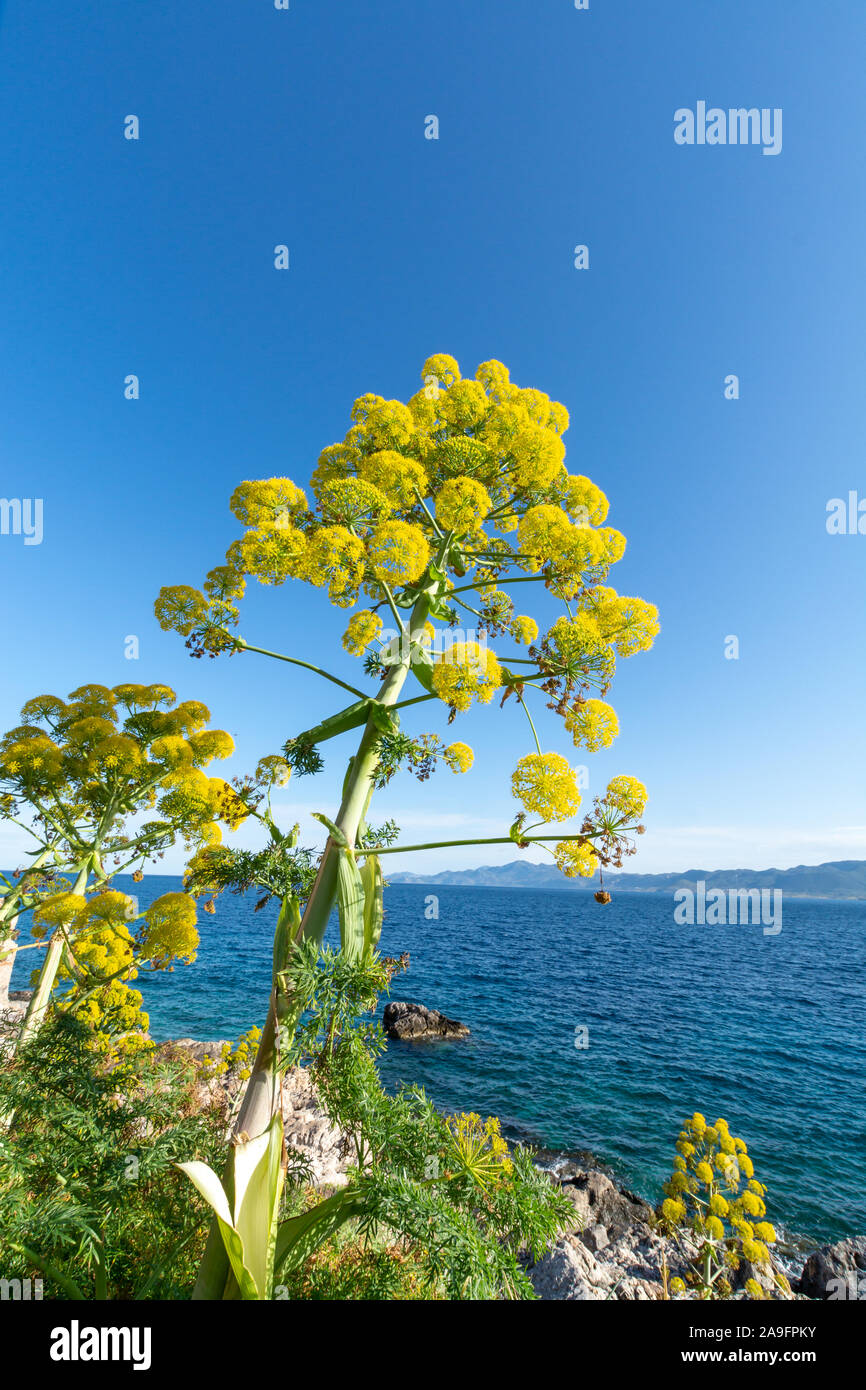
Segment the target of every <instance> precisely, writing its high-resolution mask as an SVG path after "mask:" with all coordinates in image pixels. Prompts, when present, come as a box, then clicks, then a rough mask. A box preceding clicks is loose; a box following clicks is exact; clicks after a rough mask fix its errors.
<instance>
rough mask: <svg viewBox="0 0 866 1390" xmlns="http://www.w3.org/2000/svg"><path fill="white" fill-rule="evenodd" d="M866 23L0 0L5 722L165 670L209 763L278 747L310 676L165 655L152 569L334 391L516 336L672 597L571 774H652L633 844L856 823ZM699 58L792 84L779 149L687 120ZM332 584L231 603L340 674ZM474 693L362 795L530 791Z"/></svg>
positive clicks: (734, 851) (299, 432) (509, 9)
mask: <svg viewBox="0 0 866 1390" xmlns="http://www.w3.org/2000/svg"><path fill="white" fill-rule="evenodd" d="M864 51H866V6H864V5H863V4H862V3H861V0H847V3H842V2H841V0H836V2H835V3H833V4H832V5H819V4H816V3H814V0H762V3H761V4H759V5H756V4H755V3H754V0H729V3H727V4H725V5H719V4H711V3H708V0H700V2H699V3H698V2H697V0H693V3H691V4H689V5H683V4H681V3H673V2H672V0H661V2H660V3H654V4H648V3H645V2H644V0H640V3H638V0H628V2H623V3H614V0H591V4H590V9H589V10H588V11H586V12H579V11H576V10H575V9H574V8H573V5H572V4H571V3H570V0H535V3H528V0H520V3H517V0H472V3H471V4H468V3H466V0H442V3H439V4H437V5H435V6H428V5H422V4H419V3H415V4H407V3H406V0H375V3H374V0H368V2H367V3H360V2H358V3H352V4H349V3H346V0H341V3H336V0H292V4H291V9H290V10H289V11H288V12H280V11H277V10H275V9H274V8H273V4H272V0H243V3H241V0H233V2H232V3H229V0H209V3H208V4H207V5H204V6H188V5H178V4H176V3H175V4H172V3H168V2H167V0H162V3H157V0H130V3H124V4H106V3H104V2H103V3H100V4H96V3H70V0H64V3H60V2H59V0H42V3H40V4H38V5H37V4H33V3H32V0H31V2H30V3H27V0H6V3H5V4H3V5H2V6H0V60H2V84H0V121H2V154H0V161H2V186H3V208H2V213H0V261H2V276H0V286H2V288H0V306H2V323H3V334H2V337H3V345H2V370H0V465H2V466H0V495H2V496H5V497H22V498H26V497H40V498H42V499H43V500H44V540H43V543H42V544H41V545H39V546H30V547H26V546H24V544H23V540H22V538H21V537H15V536H10V535H7V536H0V604H2V613H3V647H2V657H0V666H2V671H0V722H2V724H3V725H4V727H8V726H9V725H10V724H12V723H14V722H16V719H17V710H18V708H19V706H20V704H21V703H22V701H23V700H24V699H26V698H28V697H30V696H32V695H34V694H37V693H40V692H42V691H44V690H48V691H52V692H56V693H59V694H65V693H67V692H68V691H69V690H71V689H72V688H73V687H74V686H76V685H77V684H79V683H81V682H82V681H100V682H106V683H109V684H114V683H117V682H118V681H121V680H130V679H138V680H142V681H150V680H163V681H168V682H170V683H172V684H173V685H174V686H175V687H176V688H177V689H178V691H179V692H180V693H181V694H182V695H183V696H184V697H187V696H195V697H197V698H202V699H204V700H205V701H206V702H207V703H208V704H209V705H210V706H211V708H212V710H213V714H214V720H215V722H216V723H217V724H219V725H223V726H224V727H226V728H228V729H229V730H230V731H231V732H232V733H233V734H234V736H235V738H236V740H237V745H238V752H237V756H236V758H235V761H234V765H233V770H236V771H242V770H244V769H245V768H248V767H250V766H251V765H252V764H254V763H255V761H256V759H257V758H258V757H259V756H260V755H261V754H263V753H266V752H271V751H276V750H277V749H278V748H279V746H280V745H281V744H282V742H283V741H284V739H285V738H286V737H287V735H289V734H292V733H293V732H297V731H298V730H300V729H302V728H304V727H306V726H307V725H308V724H310V723H312V722H315V721H316V720H317V719H318V718H319V717H320V716H321V714H322V713H323V712H324V710H325V709H327V708H328V707H329V705H330V700H331V696H330V693H329V691H328V688H327V687H321V688H320V687H319V686H318V685H317V682H316V680H315V678H314V677H312V676H311V677H309V678H307V677H306V676H303V675H300V676H299V675H298V674H296V673H293V672H292V671H291V670H290V669H288V668H284V667H281V666H278V665H277V664H276V663H268V662H266V661H264V660H263V659H261V658H255V657H252V656H249V657H242V658H233V659H232V660H231V661H230V662H226V661H225V660H220V661H207V660H203V661H198V662H194V661H191V660H189V659H188V657H187V654H186V652H185V650H184V648H183V643H182V640H181V639H180V638H177V637H176V636H174V635H171V634H164V633H162V632H160V630H159V629H158V628H157V626H156V624H155V622H154V619H153V616H152V603H153V599H154V597H155V594H156V592H157V590H158V589H159V587H160V585H161V584H164V583H182V582H192V583H196V584H197V583H199V582H200V581H201V578H202V576H203V574H204V572H205V570H206V569H207V568H209V567H210V566H211V565H213V564H215V563H217V562H219V560H220V559H221V557H222V554H223V551H224V549H225V547H226V545H227V544H228V543H229V542H230V541H231V540H232V539H233V538H234V536H235V535H236V534H237V528H236V524H235V523H234V521H233V519H232V517H231V515H230V513H229V511H228V507H227V501H228V497H229V495H230V493H231V491H232V489H233V488H234V486H235V485H236V483H237V482H238V481H240V480H241V479H243V478H255V477H268V476H271V475H273V474H289V475H290V476H292V477H293V478H294V479H295V480H296V481H297V482H299V483H301V484H304V483H305V482H306V480H307V478H308V476H309V472H310V470H311V468H312V467H313V466H314V465H315V461H316V458H317V455H318V453H319V451H320V449H321V448H322V447H323V446H324V445H326V444H329V443H331V442H332V441H334V440H336V439H339V438H341V437H342V435H343V433H344V432H345V429H346V427H347V424H348V411H349V407H350V405H351V402H352V401H353V399H354V398H355V397H356V396H358V395H359V394H361V393H362V392H365V391H375V392H377V393H379V394H381V395H384V396H387V397H392V396H397V397H401V398H403V399H405V398H407V397H408V395H410V394H411V393H412V392H414V391H415V390H416V389H417V387H418V384H419V383H418V373H419V370H420V367H421V364H422V362H423V361H424V359H425V357H427V356H428V355H429V354H430V353H432V352H436V351H445V352H450V353H453V354H454V355H455V356H456V357H457V358H458V360H459V361H460V363H461V365H462V366H463V368H464V370H465V371H466V372H467V373H468V374H470V373H471V372H473V371H474V369H475V366H476V365H477V363H478V362H480V361H483V360H485V359H487V358H490V357H497V358H500V359H501V360H503V361H505V362H506V363H507V364H508V365H509V366H510V368H511V371H512V375H513V377H514V379H515V380H517V381H518V382H519V383H520V384H521V385H526V386H538V387H540V388H542V389H543V390H545V391H547V392H549V393H550V395H551V396H553V397H554V398H555V399H559V400H561V401H563V402H564V403H565V404H566V405H567V407H568V409H569V410H570V412H571V419H572V425H571V429H570V431H569V433H568V435H567V437H566V438H567V443H568V450H569V454H568V462H569V465H570V467H571V470H572V472H585V473H588V474H589V475H590V476H591V477H592V478H593V479H594V480H595V481H596V482H598V483H599V485H600V486H602V487H603V488H604V489H605V491H606V492H607V493H608V495H609V497H610V498H611V502H612V508H611V517H610V520H611V522H612V524H614V525H616V526H617V527H619V528H620V529H621V530H623V531H624V532H625V533H626V535H627V536H628V538H629V547H628V551H627V555H626V558H625V559H624V560H623V561H622V563H621V564H620V565H619V566H617V568H616V571H615V573H614V581H615V582H616V584H617V587H618V588H619V589H620V590H621V591H622V592H624V593H639V594H641V595H643V596H644V597H646V598H649V599H652V600H653V601H654V602H656V603H657V604H658V606H659V608H660V610H661V617H662V635H661V637H660V638H659V640H658V641H657V644H656V647H655V649H654V650H653V651H652V652H651V653H650V654H648V655H642V656H637V657H634V658H632V659H631V660H629V661H626V662H621V663H620V668H619V672H618V675H617V680H616V683H615V685H614V688H613V692H612V696H611V698H612V701H613V703H614V704H615V706H616V707H617V710H618V712H619V715H620V721H621V727H622V733H621V736H620V738H619V739H618V741H617V742H616V743H615V745H614V747H613V748H612V749H611V750H609V751H608V752H607V753H605V754H603V755H599V756H596V757H595V758H592V759H589V760H587V761H588V762H589V764H590V767H591V777H592V789H594V790H601V788H602V787H603V785H604V783H605V782H606V780H607V779H608V777H609V776H610V775H611V774H613V773H617V772H629V773H632V774H635V775H637V776H639V777H641V778H642V779H643V780H644V781H645V782H646V783H647V785H648V787H649V790H650V796H651V799H650V805H649V809H648V812H647V823H648V827H649V831H648V834H647V835H646V836H645V837H644V838H643V840H642V842H641V845H640V852H639V854H638V856H637V857H636V858H635V859H634V860H632V861H631V867H633V868H635V869H642V870H645V871H654V870H663V869H685V868H688V867H693V866H705V867H710V868H713V867H718V868H724V867H733V866H736V865H748V866H753V867H763V866H766V865H771V864H775V865H779V866H786V865H792V864H796V863H800V862H819V861H821V860H826V859H837V858H847V857H866V844H864V829H863V826H864V822H866V815H864V808H863V781H864V778H863V772H864V737H863V725H864V720H863V710H864V708H866V690H864V685H866V681H864V654H863V652H864V643H863V616H864V615H863V579H864V558H866V536H850V535H849V536H830V535H828V534H827V532H826V529H825V515H826V512H825V509H826V504H827V501H828V499H830V498H832V497H839V496H842V497H844V496H847V493H848V491H849V490H850V489H859V494H860V496H861V497H864V496H866V469H864V464H863V459H864V425H866V406H864V402H866V395H864V369H866V362H864V343H866V338H864V320H866V313H864V308H866V306H864V276H863V229H864V225H866V196H864V186H866V180H864V163H863V131H864V127H866V90H864V84H863V54H864ZM698 100H706V101H707V102H708V104H709V105H711V106H712V105H718V106H721V107H723V108H728V107H738V106H757V107H768V108H775V107H781V108H782V110H783V112H784V125H783V130H784V139H783V149H782V152H781V154H780V155H778V156H777V157H773V158H770V157H765V156H763V155H762V153H761V151H760V149H758V148H752V147H746V148H743V147H718V148H711V147H708V146H704V147H697V146H694V147H681V146H678V145H676V144H675V143H674V140H673V128H674V120H673V116H674V111H675V110H676V109H677V108H679V107H683V106H691V107H694V106H695V104H696V102H697V101H698ZM129 114H135V115H137V116H138V117H139V118H140V122H141V138H140V140H139V141H138V142H131V141H127V140H125V139H124V138H123V122H124V118H125V117H126V116H127V115H129ZM430 114H436V115H437V116H438V117H439V121H440V138H439V140H438V141H432V140H426V139H425V138H424V118H425V116H427V115H430ZM277 243H287V244H288V245H289V247H290V250H291V269H290V270H289V271H288V272H285V273H280V272H277V271H276V270H275V269H274V268H273V248H274V246H275V245H276V244H277ZM578 243H585V244H587V245H588V246H589V248H590V269H589V270H588V271H581V272H579V271H576V270H575V269H574V267H573V264H572V259H573V247H574V246H575V245H576V244H578ZM128 373H136V374H137V375H138V376H139V377H140V381H141V399H140V400H138V401H136V402H130V401H126V400H125V399H124V396H123V381H124V378H125V376H126V375H127V374H128ZM729 373H736V374H737V375H738V376H739V378H740V393H741V394H740V399H739V400H737V401H728V400H725V398H724V394H723V386H724V379H725V377H726V375H727V374H729ZM542 607H543V604H542ZM546 611H547V612H549V613H550V614H551V615H552V612H553V609H552V607H551V608H550V609H548V610H546ZM542 616H544V614H543V615H542ZM344 625H345V615H343V614H340V613H335V612H333V611H332V610H330V609H329V607H328V605H327V601H326V599H325V598H324V597H323V595H322V593H321V592H320V591H318V590H311V589H309V588H307V587H305V586H300V585H296V586H290V587H288V588H285V589H282V590H262V589H259V588H258V586H255V591H254V592H252V593H251V596H250V598H249V599H248V600H247V601H246V602H245V618H244V622H243V628H242V630H243V632H244V634H245V636H246V637H247V638H248V640H250V641H253V642H259V643H261V644H263V645H265V646H276V647H279V648H281V649H283V650H290V651H294V652H295V653H296V654H300V655H301V656H304V657H306V658H307V659H312V660H314V661H315V660H324V661H325V663H326V664H327V662H328V661H331V662H336V663H338V665H337V667H336V669H339V670H340V671H341V672H342V673H343V674H344V675H345V676H346V677H347V678H349V679H352V673H353V672H354V673H357V672H358V667H357V665H356V663H355V662H354V661H353V659H352V658H350V657H348V656H345V655H343V654H341V655H340V656H339V657H336V658H335V657H334V655H333V654H334V651H335V648H336V647H337V645H338V639H339V634H340V633H341V631H342V629H343V627H344ZM129 634H136V635H137V636H138V637H139V638H140V643H141V656H140V660H139V661H138V662H136V663H133V662H129V661H126V660H125V659H124V656H123V650H124V638H125V637H126V636H127V635H129ZM729 634H734V635H736V636H738V637H739V641H740V657H739V660H737V661H728V660H725V658H724V639H725V637H726V636H728V635H729ZM543 718H544V719H545V720H549V722H545V725H544V727H545V729H546V730H547V732H548V734H549V739H548V742H549V745H550V746H552V747H554V748H556V749H558V750H559V751H562V752H566V753H569V754H570V755H571V756H572V758H573V759H574V760H575V761H583V760H584V759H582V758H581V756H580V755H578V754H577V753H576V752H575V750H574V749H573V748H572V747H571V743H570V739H569V737H568V735H566V734H565V733H564V731H563V729H562V725H561V723H560V722H559V721H557V720H555V718H554V716H552V715H550V716H543ZM418 727H419V728H420V727H423V725H420V724H419V726H418ZM458 727H459V730H460V736H461V737H464V738H465V739H466V740H467V741H468V742H470V743H471V744H473V746H474V747H475V751H476V766H475V769H474V770H473V772H472V773H471V774H470V775H469V776H468V777H467V778H464V779H458V778H455V777H453V776H452V775H451V774H450V773H447V772H439V773H437V775H436V776H435V777H434V778H433V779H432V780H431V781H430V782H429V783H426V784H424V785H421V786H419V784H417V783H416V782H414V781H413V780H411V779H410V778H408V777H401V778H400V779H398V780H396V781H395V782H394V783H393V784H392V786H391V787H390V788H389V789H388V791H387V793H385V794H383V795H382V796H381V797H380V799H379V803H378V804H379V807H380V810H381V814H382V815H383V816H384V815H385V814H390V815H393V816H395V817H396V818H397V819H398V821H399V822H400V823H401V824H402V826H403V827H404V833H405V836H406V838H407V839H409V840H417V839H428V838H451V837H453V836H456V835H469V834H471V833H473V830H474V828H475V827H477V833H479V834H495V833H497V830H498V828H499V827H500V826H501V825H507V823H508V821H509V820H510V818H511V814H512V810H513V803H511V801H510V797H509V795H508V772H509V771H510V768H511V766H512V764H513V761H514V759H515V758H516V756H517V755H518V754H519V753H520V752H524V751H529V748H528V745H527V742H526V732H525V728H524V725H523V724H522V723H521V721H520V718H519V712H518V711H515V710H506V711H505V712H503V713H501V714H500V713H498V712H496V711H495V710H485V711H483V712H482V713H480V714H478V715H476V714H471V715H465V716H461V717H460V719H459V726H458ZM329 751H330V756H329V759H328V772H327V775H326V776H325V777H324V778H323V779H322V780H321V781H320V782H318V783H313V782H310V781H305V782H298V783H296V784H294V785H293V787H292V788H291V793H290V794H287V795H286V796H285V798H284V800H285V808H284V809H285V814H286V815H287V816H289V817H292V816H294V815H295V814H300V813H301V812H302V811H304V812H305V811H307V810H309V809H324V810H326V811H328V810H331V809H333V806H334V804H335V799H336V794H337V788H338V784H339V781H340V778H341V775H342V767H343V763H344V758H345V756H348V753H349V752H350V751H351V750H350V747H349V746H348V745H346V746H345V747H341V748H335V747H334V746H333V745H332V749H331V750H329ZM306 829H307V830H308V831H309V834H308V839H310V840H312V838H313V835H312V827H311V826H310V823H309V822H308V823H307V827H306ZM0 836H2V832H0ZM18 845H19V842H18V841H15V840H13V839H11V838H10V836H9V835H8V834H6V835H5V837H2V838H0V862H8V861H11V860H12V859H13V858H14V857H15V856H16V855H17V852H18ZM509 857H514V856H513V852H509V851H508V849H504V850H503V852H502V854H497V852H496V851H495V850H483V851H479V850H470V851H467V852H465V853H458V852H453V851H448V852H442V853H439V854H437V855H436V856H435V857H433V856H431V857H430V865H429V866H430V867H431V868H433V867H435V868H444V867H447V866H449V865H452V864H455V865H469V864H475V863H481V862H495V861H496V860H497V859H505V858H509ZM177 863H179V860H178V861H176V862H175V863H173V864H172V865H171V867H176V864H177ZM397 866H398V865H397V863H396V862H394V861H392V867H395V868H396V867H397ZM400 867H405V868H414V869H418V868H420V867H421V863H420V861H419V860H418V859H417V858H416V859H414V860H412V861H410V860H406V861H404V862H402V863H401V864H400Z"/></svg>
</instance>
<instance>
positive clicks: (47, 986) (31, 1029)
mask: <svg viewBox="0 0 866 1390" xmlns="http://www.w3.org/2000/svg"><path fill="white" fill-rule="evenodd" d="M89 872H90V860H89V859H88V861H87V863H86V864H84V865H83V866H82V867H81V868H80V869H79V870H78V876H77V878H76V880H75V883H74V885H73V888H72V892H73V893H76V894H78V893H81V892H82V891H83V889H84V886H85V884H86V883H87V877H88V874H89ZM65 946H66V942H65V940H64V933H63V932H62V931H61V930H60V928H59V927H58V928H57V929H56V930H55V931H54V932H53V934H52V936H51V940H50V941H49V943H48V950H47V951H46V953H45V959H44V961H43V962H42V969H41V971H40V972H39V979H38V981H37V983H36V988H35V989H34V991H33V993H32V994H31V995H30V999H29V1000H28V1003H27V1011H26V1013H25V1015H24V1022H23V1023H22V1024H21V1031H20V1033H19V1034H18V1042H17V1047H22V1046H23V1044H24V1043H26V1042H27V1041H28V1040H29V1039H30V1038H32V1037H34V1036H35V1034H36V1033H37V1032H38V1031H39V1029H40V1027H41V1026H42V1020H43V1019H44V1017H45V1013H46V1010H47V1008H48V1004H49V1002H50V1000H51V991H52V990H53V989H54V985H55V981H56V979H57V971H58V970H59V968H60V961H61V959H62V957H63V951H64V949H65Z"/></svg>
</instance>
